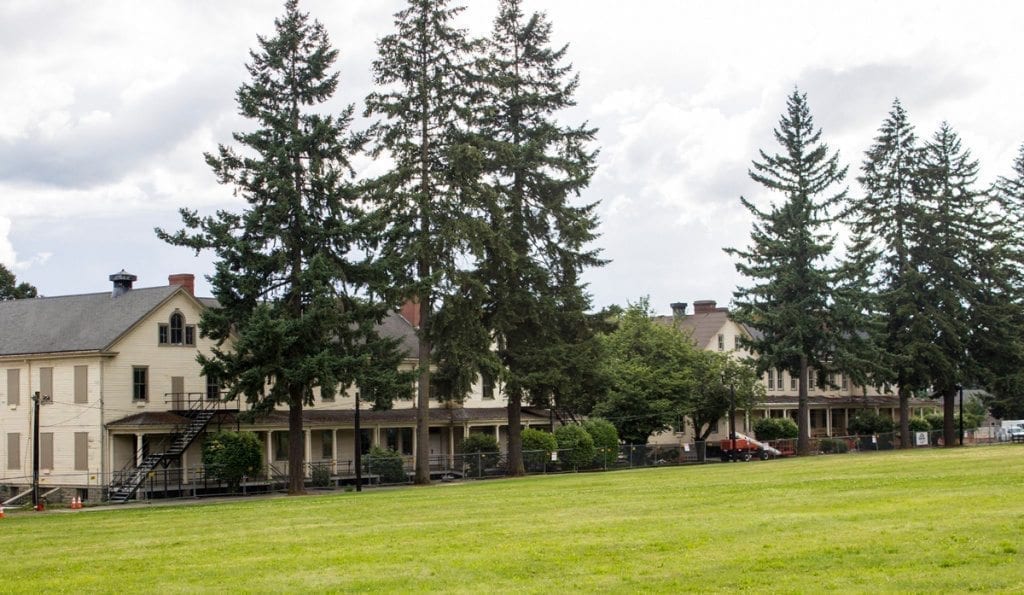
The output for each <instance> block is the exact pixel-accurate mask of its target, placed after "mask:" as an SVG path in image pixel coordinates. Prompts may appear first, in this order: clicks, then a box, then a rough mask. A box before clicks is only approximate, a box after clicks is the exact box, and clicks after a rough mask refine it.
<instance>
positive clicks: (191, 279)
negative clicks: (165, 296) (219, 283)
mask: <svg viewBox="0 0 1024 595" xmlns="http://www.w3.org/2000/svg"><path fill="white" fill-rule="evenodd" d="M167 284H168V285H179V286H181V287H184V288H185V291H187V292H188V294H189V295H191V296H195V295H196V276H195V275H193V274H192V273H178V274H175V275H168V276H167Z"/></svg>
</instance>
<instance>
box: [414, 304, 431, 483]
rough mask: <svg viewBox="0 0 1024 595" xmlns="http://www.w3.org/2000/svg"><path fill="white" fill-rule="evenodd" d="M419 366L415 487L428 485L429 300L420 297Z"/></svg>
mask: <svg viewBox="0 0 1024 595" xmlns="http://www.w3.org/2000/svg"><path fill="white" fill-rule="evenodd" d="M419 306H420V331H419V335H418V338H419V351H420V354H419V366H420V376H419V381H418V382H417V387H416V475H415V478H414V480H413V481H414V482H415V483H416V484H417V485H424V484H428V483H430V338H429V337H428V336H427V332H428V330H429V320H430V300H429V299H426V297H425V296H421V297H420V304H419Z"/></svg>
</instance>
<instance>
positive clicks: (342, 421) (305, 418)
mask: <svg viewBox="0 0 1024 595" xmlns="http://www.w3.org/2000/svg"><path fill="white" fill-rule="evenodd" d="M355 413H356V412H355V410H352V409H306V410H304V411H303V412H302V422H303V426H304V427H307V428H322V427H329V426H349V427H351V426H354V425H355ZM236 415H237V414H235V413H223V414H221V417H220V423H221V424H224V425H233V424H235V423H236V419H237V418H236ZM549 419H550V418H549V416H548V411H547V410H546V409H532V408H523V411H522V420H523V422H531V423H547V422H548V420H549ZM507 420H508V410H507V409H506V408H504V407H470V408H463V407H456V408H452V409H431V410H430V425H432V426H445V425H449V424H463V423H482V424H501V423H503V422H507ZM186 421H187V420H186V419H185V418H184V417H182V416H180V415H177V414H175V413H171V412H169V411H154V412H143V413H136V414H134V415H129V416H127V417H123V418H121V419H118V420H115V421H112V422H110V423H108V424H107V427H108V428H110V429H127V428H136V427H143V426H144V427H150V428H163V427H172V426H180V425H181V424H183V423H185V422H186ZM359 421H360V425H363V426H372V425H416V410H415V409H390V410H387V411H373V410H360V412H359ZM212 423H216V422H212ZM242 425H243V426H244V427H246V428H249V429H275V428H282V429H284V428H287V427H288V412H287V411H273V412H271V413H269V414H268V415H265V416H262V417H260V418H258V419H256V420H255V421H254V422H253V423H251V424H250V423H248V422H243V423H242Z"/></svg>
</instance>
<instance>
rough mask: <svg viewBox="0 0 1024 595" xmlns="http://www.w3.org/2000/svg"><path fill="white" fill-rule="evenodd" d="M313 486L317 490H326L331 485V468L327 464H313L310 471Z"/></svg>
mask: <svg viewBox="0 0 1024 595" xmlns="http://www.w3.org/2000/svg"><path fill="white" fill-rule="evenodd" d="M311 471H312V473H311V475H312V479H313V485H314V486H315V487H318V488H326V487H327V486H329V485H331V466H330V465H329V464H327V463H313V466H312V469H311Z"/></svg>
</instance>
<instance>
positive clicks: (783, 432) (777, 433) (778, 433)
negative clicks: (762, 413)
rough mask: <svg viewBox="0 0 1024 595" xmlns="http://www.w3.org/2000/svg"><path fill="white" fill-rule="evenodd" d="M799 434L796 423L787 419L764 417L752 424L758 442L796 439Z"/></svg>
mask: <svg viewBox="0 0 1024 595" xmlns="http://www.w3.org/2000/svg"><path fill="white" fill-rule="evenodd" d="M799 433H800V429H799V428H797V425H796V422H795V421H793V420H792V419H790V418H788V417H764V418H761V419H759V420H757V423H755V424H754V436H756V437H757V439H758V440H780V439H783V438H796V437H797V435H799Z"/></svg>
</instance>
